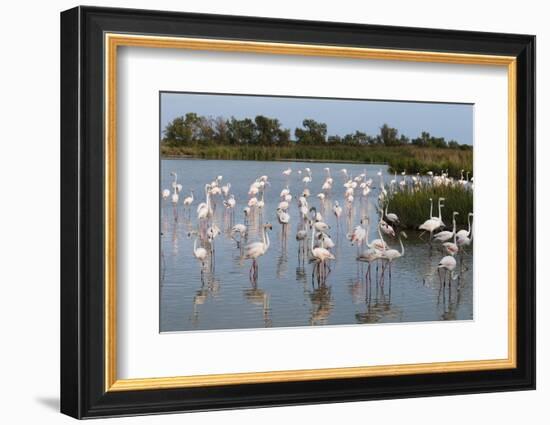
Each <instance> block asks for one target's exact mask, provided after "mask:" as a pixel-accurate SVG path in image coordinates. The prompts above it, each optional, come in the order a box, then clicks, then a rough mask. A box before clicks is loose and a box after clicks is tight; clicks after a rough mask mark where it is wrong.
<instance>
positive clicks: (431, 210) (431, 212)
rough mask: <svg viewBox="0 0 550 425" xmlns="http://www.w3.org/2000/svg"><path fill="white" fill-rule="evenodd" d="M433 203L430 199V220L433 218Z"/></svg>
mask: <svg viewBox="0 0 550 425" xmlns="http://www.w3.org/2000/svg"><path fill="white" fill-rule="evenodd" d="M433 210H434V201H433V200H431V199H430V218H433Z"/></svg>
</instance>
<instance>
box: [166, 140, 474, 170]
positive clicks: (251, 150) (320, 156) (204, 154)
mask: <svg viewBox="0 0 550 425" xmlns="http://www.w3.org/2000/svg"><path fill="white" fill-rule="evenodd" d="M161 155H162V156H163V157H165V158H170V157H176V158H178V157H195V158H201V159H225V160H253V161H281V160H297V161H326V162H360V163H366V164H374V163H384V164H388V166H389V168H390V172H394V171H397V172H401V171H403V170H405V171H406V172H407V173H408V174H416V173H421V174H425V173H426V172H427V171H433V172H434V173H436V174H439V173H441V170H448V174H449V176H450V177H455V178H459V177H460V171H461V170H462V169H464V170H469V171H471V170H472V167H473V152H472V150H462V149H458V148H456V149H455V148H423V147H418V146H396V147H389V146H379V145H369V146H361V145H345V146H342V145H341V144H338V145H336V144H327V145H326V146H316V145H302V146H300V145H290V146H251V145H243V146H232V145H219V144H214V143H212V144H209V143H204V144H200V145H199V144H197V145H192V146H180V147H172V146H167V145H161ZM470 175H471V173H470Z"/></svg>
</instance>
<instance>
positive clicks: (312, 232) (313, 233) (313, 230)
mask: <svg viewBox="0 0 550 425" xmlns="http://www.w3.org/2000/svg"><path fill="white" fill-rule="evenodd" d="M313 239H315V227H314V226H311V251H312V252H313Z"/></svg>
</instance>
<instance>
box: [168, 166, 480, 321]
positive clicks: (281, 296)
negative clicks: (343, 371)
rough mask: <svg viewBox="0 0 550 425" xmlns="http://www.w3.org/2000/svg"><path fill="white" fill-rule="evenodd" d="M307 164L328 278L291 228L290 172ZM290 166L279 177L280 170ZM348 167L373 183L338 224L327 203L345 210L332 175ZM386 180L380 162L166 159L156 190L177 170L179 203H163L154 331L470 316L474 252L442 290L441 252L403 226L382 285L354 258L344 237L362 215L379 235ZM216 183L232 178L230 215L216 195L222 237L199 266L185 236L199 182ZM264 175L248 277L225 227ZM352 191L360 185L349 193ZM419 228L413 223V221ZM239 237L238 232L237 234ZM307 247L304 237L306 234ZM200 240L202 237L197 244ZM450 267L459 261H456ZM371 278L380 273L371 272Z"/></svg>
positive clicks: (296, 186) (296, 219) (294, 180)
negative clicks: (324, 234)
mask: <svg viewBox="0 0 550 425" xmlns="http://www.w3.org/2000/svg"><path fill="white" fill-rule="evenodd" d="M306 167H309V168H310V169H311V173H312V182H311V183H309V185H308V188H309V189H310V191H311V196H310V197H309V198H308V202H309V205H310V206H315V207H316V208H317V211H319V212H321V213H322V214H323V217H324V221H325V222H327V224H329V225H330V226H331V229H330V231H329V232H328V233H329V234H330V237H331V238H332V240H333V241H334V243H335V247H334V248H333V249H332V251H333V253H334V256H335V257H336V259H335V260H333V261H331V263H330V267H331V270H330V272H329V273H328V274H327V276H326V279H325V280H324V281H322V282H319V280H318V279H317V277H316V275H314V274H312V272H313V268H314V266H315V264H311V263H309V261H308V258H307V253H306V255H305V258H304V256H301V255H300V254H299V251H300V249H299V243H298V242H297V241H296V238H295V236H296V232H297V230H298V228H299V226H302V225H303V221H302V219H301V217H300V216H299V211H298V207H297V202H296V200H297V196H298V195H299V194H301V193H302V190H303V188H304V183H302V178H303V176H304V175H305V174H303V173H302V174H301V175H299V174H298V173H297V171H298V170H304V169H305V168H306ZM326 167H329V168H330V170H331V174H332V177H333V179H334V184H333V189H332V191H331V193H330V195H328V196H327V199H325V201H324V202H321V201H320V199H318V198H317V197H316V194H318V193H320V192H321V185H322V184H323V182H324V180H325V176H326V171H325V170H324V169H325V168H326ZM287 168H291V169H292V170H293V172H292V174H291V175H290V176H289V177H285V176H284V175H283V174H282V172H283V170H285V169H287ZM342 168H346V169H347V171H348V173H349V174H351V175H352V176H357V175H359V174H360V173H366V174H367V178H368V177H370V178H372V179H373V180H374V184H373V186H374V188H373V190H372V192H371V193H370V194H369V196H368V197H367V199H361V197H360V196H357V199H356V200H355V202H354V206H353V208H352V209H351V212H350V213H349V214H348V211H347V210H346V208H344V212H343V214H342V216H341V217H340V220H338V221H337V219H336V217H335V215H334V214H333V212H332V206H333V203H334V201H338V202H339V203H340V205H342V206H344V204H345V203H344V191H345V189H344V187H343V183H344V179H343V175H342V173H341V172H340V170H341V169H342ZM379 171H381V172H382V173H383V176H384V178H385V180H386V181H387V182H389V180H390V179H391V178H393V175H391V176H390V175H389V174H388V172H387V167H386V166H384V165H375V164H372V165H371V164H369V165H366V164H341V163H311V162H307V163H306V162H256V161H225V160H219V161H218V160H199V159H165V160H162V161H161V186H160V189H161V190H162V189H164V188H171V184H172V181H173V176H172V175H171V173H172V172H175V173H177V175H178V183H180V184H182V186H183V188H182V192H181V193H180V200H179V202H178V204H177V207H174V206H173V204H172V202H171V201H170V199H167V200H161V202H160V203H161V215H160V217H161V218H160V232H161V236H160V237H161V252H160V255H161V261H160V264H161V270H160V294H161V298H160V330H161V332H175V331H193V330H215V329H243V328H265V327H287V326H310V325H344V324H345V325H351V324H369V323H370V324H373V323H396V322H418V321H441V320H471V319H472V318H473V306H472V304H473V303H472V297H473V295H472V294H473V281H472V270H473V264H472V254H471V251H472V248H471V247H470V248H469V250H468V252H467V253H466V254H465V255H464V256H463V257H462V262H463V264H462V267H461V271H460V273H459V277H458V278H457V279H456V280H453V281H452V284H451V287H450V290H449V286H446V287H444V288H443V287H442V286H441V285H440V279H439V276H438V273H437V264H438V263H439V261H440V259H441V258H442V257H443V256H444V255H446V254H444V253H443V252H442V251H441V250H440V248H439V246H438V244H435V243H434V245H433V247H432V248H431V249H430V247H429V246H428V244H427V243H426V241H425V239H424V240H422V239H420V238H419V234H418V232H415V231H407V234H408V238H407V239H406V240H404V248H405V253H404V255H403V257H401V258H398V259H397V260H395V261H394V263H393V265H392V274H391V280H390V279H389V277H388V275H387V273H386V276H385V277H384V284H383V285H382V284H381V283H379V277H380V271H381V267H380V270H379V271H378V273H379V274H378V275H377V271H376V266H375V265H373V266H372V269H371V279H370V280H369V279H366V272H367V268H368V265H367V264H365V263H360V262H358V261H356V257H357V253H358V248H357V246H352V244H351V243H350V241H349V240H348V239H347V238H346V234H347V233H349V232H350V231H351V230H352V229H353V227H354V226H356V225H357V224H359V221H360V220H361V218H362V217H369V219H370V222H369V233H370V239H371V240H372V239H374V238H375V237H378V236H377V222H378V220H379V215H378V214H379V213H378V210H377V208H376V205H377V197H378V189H377V188H376V187H377V186H378V184H377V182H378V181H379V177H378V176H377V173H378V172H379ZM219 175H221V176H223V179H222V181H221V185H224V184H227V183H231V190H230V193H232V194H234V195H235V199H236V201H237V202H236V206H235V208H234V211H233V212H231V211H228V210H226V208H225V207H224V205H223V203H222V202H223V197H221V196H214V197H213V200H214V202H215V212H214V216H213V219H212V221H213V222H214V223H216V224H217V225H218V226H219V228H220V229H221V231H222V233H221V235H220V236H218V237H217V238H216V239H215V242H214V247H215V250H214V259H213V261H211V262H208V264H207V265H206V266H205V267H204V268H202V267H201V264H200V262H199V261H197V259H196V258H194V257H193V243H194V241H195V237H194V236H193V233H191V236H190V235H189V234H190V232H194V231H196V230H197V229H198V227H199V223H198V219H197V211H196V209H197V205H198V203H199V202H204V201H205V192H204V186H205V184H207V183H210V182H212V181H213V180H214V179H215V178H216V177H217V176H219ZM262 175H266V176H268V177H269V180H268V181H269V185H267V186H266V189H265V198H264V201H265V206H264V208H263V209H262V211H261V213H259V214H254V215H253V216H252V217H250V219H249V223H248V238H247V240H248V242H253V241H258V240H261V233H260V230H259V229H260V228H261V224H263V223H266V222H269V223H271V224H272V225H273V230H271V231H269V237H270V242H271V244H270V247H269V249H268V251H267V253H266V254H265V255H263V256H262V257H260V258H259V260H258V277H257V279H256V280H254V279H250V275H249V270H250V267H251V263H252V262H251V260H245V259H243V258H242V250H241V249H240V248H239V247H238V244H237V243H236V241H235V239H233V238H232V237H231V235H230V232H229V230H230V229H231V227H232V226H233V225H234V224H237V223H245V219H244V213H243V208H244V207H245V206H246V203H247V202H248V199H249V196H248V190H249V187H250V184H251V183H252V182H253V181H254V180H255V179H257V178H258V177H260V176H262ZM287 184H288V186H289V190H290V193H291V194H292V195H293V200H292V202H291V203H290V208H289V210H288V212H289V214H290V222H289V224H288V225H287V226H286V227H285V228H284V229H283V226H282V225H281V224H279V222H278V221H277V215H276V208H277V205H278V203H279V201H280V197H279V195H280V192H281V190H282V189H283V188H284V187H285V186H286V185H287ZM191 189H194V192H195V200H194V202H193V204H192V206H191V208H190V209H185V208H184V206H183V205H182V204H183V203H182V201H183V198H185V197H186V196H188V195H189V192H190V190H191ZM357 191H358V192H359V190H357ZM419 224H420V223H419ZM236 239H238V237H237V238H236ZM385 240H386V242H387V243H388V245H390V247H391V248H396V249H399V250H400V246H399V242H398V240H397V239H395V238H391V237H385ZM308 243H309V240H308ZM199 245H200V243H199ZM457 269H458V266H457ZM377 276H378V278H377Z"/></svg>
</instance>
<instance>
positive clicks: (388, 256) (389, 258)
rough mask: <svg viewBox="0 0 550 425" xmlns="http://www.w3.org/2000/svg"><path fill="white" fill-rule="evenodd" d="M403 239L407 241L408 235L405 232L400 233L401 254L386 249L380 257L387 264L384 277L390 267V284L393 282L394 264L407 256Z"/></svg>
mask: <svg viewBox="0 0 550 425" xmlns="http://www.w3.org/2000/svg"><path fill="white" fill-rule="evenodd" d="M402 238H405V239H407V234H406V233H405V232H399V244H400V245H401V252H399V251H398V250H397V249H385V250H383V251H381V252H380V256H381V258H382V260H386V264H384V266H383V267H382V276H384V271H385V270H386V267H387V266H388V265H389V267H390V270H389V273H390V282H391V265H392V262H393V261H394V260H395V259H397V258H400V257H403V256H404V255H405V246H404V245H403V240H402Z"/></svg>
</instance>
